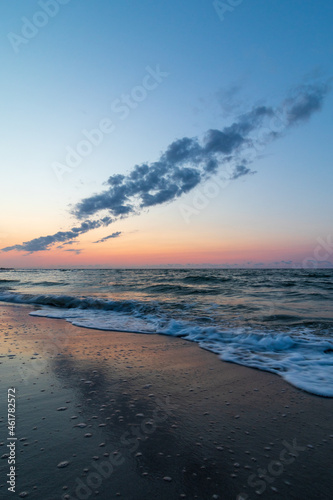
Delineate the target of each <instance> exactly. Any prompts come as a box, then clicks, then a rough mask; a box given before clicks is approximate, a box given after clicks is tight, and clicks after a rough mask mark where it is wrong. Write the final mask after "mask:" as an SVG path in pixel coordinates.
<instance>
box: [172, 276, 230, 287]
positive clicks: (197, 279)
mask: <svg viewBox="0 0 333 500" xmlns="http://www.w3.org/2000/svg"><path fill="white" fill-rule="evenodd" d="M231 280H232V278H225V277H222V276H196V275H193V276H191V275H190V276H186V277H185V278H183V279H182V281H183V282H184V283H193V284H195V285H197V284H205V283H224V282H226V281H231Z"/></svg>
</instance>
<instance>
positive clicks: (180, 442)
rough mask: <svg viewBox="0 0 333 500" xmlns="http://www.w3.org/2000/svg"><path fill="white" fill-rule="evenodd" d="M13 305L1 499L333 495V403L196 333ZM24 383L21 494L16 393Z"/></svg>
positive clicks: (4, 372)
mask: <svg viewBox="0 0 333 500" xmlns="http://www.w3.org/2000/svg"><path fill="white" fill-rule="evenodd" d="M30 311H31V306H29V307H26V306H13V305H3V306H1V308H0V315H1V316H0V318H1V327H0V338H1V355H2V357H1V358H0V362H1V364H0V378H1V380H0V384H1V400H0V420H1V425H2V427H1V437H0V441H1V446H0V456H2V457H3V458H2V459H1V460H0V473H1V476H0V496H1V498H24V497H25V495H23V496H21V497H20V496H19V495H20V494H22V493H24V492H26V493H27V494H28V495H27V498H29V499H30V498H31V499H41V500H51V499H54V500H55V499H65V500H67V499H88V498H89V499H90V498H91V499H94V498H99V499H101V500H104V499H105V500H109V499H112V498H123V499H126V500H132V499H133V500H147V499H148V500H149V499H161V500H173V499H180V498H186V499H199V500H205V499H224V500H229V499H235V500H245V499H255V498H263V499H270V498H272V499H275V498H276V499H297V500H299V499H302V500H304V499H330V498H332V490H333V477H332V474H331V472H330V469H331V458H332V451H333V450H332V448H333V428H332V414H333V400H332V399H328V398H321V397H317V396H313V395H310V394H307V393H305V392H302V391H300V390H298V389H296V388H294V387H292V386H291V385H289V384H287V383H286V382H284V381H283V380H282V379H281V378H279V377H277V376H275V375H273V374H270V373H264V372H260V371H258V370H253V369H250V368H245V367H242V366H238V365H235V364H231V363H225V362H222V361H220V360H219V359H218V357H217V356H215V355H214V354H212V353H210V352H207V351H204V350H202V349H200V348H199V347H198V345H196V344H193V343H189V342H186V341H184V340H182V339H177V338H172V337H165V336H158V335H142V334H129V333H119V332H118V333H117V332H103V331H98V330H88V329H83V328H77V327H75V326H73V325H71V324H69V323H66V322H65V321H63V320H50V319H46V318H38V317H31V316H29V315H28V314H29V312H30ZM8 387H15V388H16V394H17V396H16V399H17V402H16V437H17V442H16V473H17V477H16V491H15V493H11V492H9V491H8V490H7V487H8V484H6V481H7V477H6V474H7V473H8V472H9V465H8V458H7V457H6V454H7V453H8V448H7V447H6V442H7V437H8V432H7V428H6V425H7V389H8Z"/></svg>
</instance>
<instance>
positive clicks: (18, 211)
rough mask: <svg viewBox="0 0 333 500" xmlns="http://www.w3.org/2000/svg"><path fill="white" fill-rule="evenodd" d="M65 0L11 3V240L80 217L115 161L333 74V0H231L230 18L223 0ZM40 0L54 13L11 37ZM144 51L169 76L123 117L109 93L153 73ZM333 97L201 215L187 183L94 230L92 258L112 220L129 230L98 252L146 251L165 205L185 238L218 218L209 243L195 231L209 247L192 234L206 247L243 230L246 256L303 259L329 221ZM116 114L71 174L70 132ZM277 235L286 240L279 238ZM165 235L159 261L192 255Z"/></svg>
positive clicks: (0, 232)
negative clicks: (175, 193) (190, 207)
mask: <svg viewBox="0 0 333 500" xmlns="http://www.w3.org/2000/svg"><path fill="white" fill-rule="evenodd" d="M54 2H56V0H54V1H53V2H51V3H50V4H48V3H47V2H46V1H45V2H43V1H41V2H35V1H30V0H29V1H26V2H20V1H17V0H13V1H11V2H6V3H2V4H1V6H0V15H1V19H2V21H1V37H2V43H1V48H0V53H1V61H2V75H3V77H2V79H1V81H0V92H1V96H2V113H1V118H0V124H1V125H0V126H1V142H2V148H1V150H2V158H1V162H2V169H1V171H2V196H1V202H0V203H1V211H2V213H5V214H6V217H5V218H4V219H3V221H2V222H1V226H0V238H1V241H0V244H1V247H5V246H7V245H14V244H19V243H22V241H27V240H30V239H33V238H37V237H39V236H42V235H47V234H53V233H56V232H57V231H59V230H66V229H68V228H70V227H72V226H73V224H74V225H75V224H76V221H75V218H73V216H72V215H71V214H70V213H69V210H68V207H69V205H72V206H75V205H76V204H77V203H79V202H80V200H82V199H83V198H86V197H89V196H91V195H92V194H94V193H96V192H99V191H101V190H103V189H104V188H103V182H105V181H106V180H107V179H108V177H109V176H110V175H113V174H126V173H127V172H129V171H130V170H131V169H132V168H133V166H134V165H135V164H140V163H142V162H146V161H148V162H154V161H156V160H157V159H158V157H159V156H160V154H161V152H163V151H165V150H166V148H167V147H168V145H169V144H171V143H172V142H173V141H174V140H176V139H180V138H182V137H194V136H197V137H198V138H199V139H202V137H204V134H205V132H206V131H207V130H209V129H222V128H223V127H225V126H228V125H230V124H232V123H234V121H235V120H236V119H237V117H238V116H239V115H241V114H243V113H246V112H248V111H250V110H251V108H252V107H254V106H259V105H267V106H273V107H274V106H278V105H279V103H281V102H283V100H284V99H285V98H286V96H287V95H288V92H290V89H292V88H294V87H297V86H299V85H301V84H310V83H314V82H315V83H316V82H322V81H327V80H328V79H329V78H330V77H332V75H333V67H332V66H333V63H332V61H333V57H332V55H333V35H332V21H333V4H330V3H329V2H326V1H304V0H303V1H300V0H294V1H293V2H290V1H287V0H279V1H277V0H269V1H267V0H266V1H264V0H257V1H254V0H243V2H232V1H230V4H232V5H235V4H238V5H237V6H235V7H233V8H232V9H233V10H228V11H227V12H225V15H224V20H223V21H222V20H221V19H220V17H219V15H218V13H217V11H216V9H215V8H214V4H213V2H210V1H209V2H207V1H203V0H202V1H183V2H176V1H173V0H171V1H169V2H159V1H154V2H153V1H146V0H143V1H142V2H134V1H126V0H125V1H122V2H108V1H98V0H97V1H95V2H88V1H81V2H79V1H78V0H69V1H68V2H67V3H66V2H65V3H64V4H62V5H60V3H58V2H56V3H54ZM224 3H225V4H228V1H226V2H224ZM220 4H223V2H220ZM42 5H44V6H45V7H44V8H45V9H46V10H47V5H49V8H50V9H52V6H53V8H54V9H56V10H57V12H56V14H55V15H54V17H50V16H48V15H47V14H44V19H45V23H46V24H45V26H42V27H37V28H35V33H34V36H33V37H31V38H30V39H27V38H25V42H24V43H21V42H22V39H21V42H20V41H18V40H19V39H17V38H16V39H15V38H13V36H15V35H18V36H22V29H24V26H25V25H26V19H28V20H29V21H30V22H32V23H34V22H35V24H36V20H37V23H38V19H40V20H41V23H43V15H42V17H41V18H38V14H37V13H38V12H40V11H43V8H42ZM230 9H231V8H230ZM45 16H46V18H45ZM13 33H14V34H15V35H13ZM24 33H26V32H24ZM13 40H15V42H14V41H13ZM15 44H16V45H15ZM13 45H15V47H16V50H15V47H14V46H13ZM147 67H149V68H151V69H156V68H157V67H159V68H160V70H161V71H162V72H163V73H165V74H166V73H167V74H168V76H165V77H163V79H162V81H161V82H160V83H159V84H158V85H157V87H156V88H155V89H153V90H149V91H147V96H146V97H145V98H144V99H143V100H142V102H139V103H137V105H136V107H135V109H131V110H130V112H129V114H128V116H127V117H126V119H124V120H121V119H120V116H119V114H117V113H115V112H114V111H113V110H112V108H111V106H112V103H114V102H115V100H116V99H122V96H123V94H127V93H130V92H131V91H132V90H133V89H134V88H135V87H137V86H138V85H142V82H143V79H144V77H145V76H146V75H147ZM332 103H333V98H332V94H331V93H330V94H328V95H327V96H326V98H325V102H324V104H323V106H322V109H321V111H320V112H319V113H314V114H313V116H311V119H310V120H308V121H307V122H305V123H303V124H301V125H299V126H297V127H295V128H293V129H291V130H288V132H287V133H286V134H285V135H284V137H281V138H280V139H278V140H277V141H274V142H272V143H269V144H267V146H266V147H265V148H264V149H263V151H262V157H261V158H257V159H256V160H255V161H254V163H253V164H252V165H251V169H252V170H255V171H256V172H257V173H256V174H255V175H247V176H244V177H242V178H239V179H237V180H235V181H233V182H231V183H230V184H229V185H228V187H227V188H225V189H223V192H221V193H220V195H219V196H217V197H215V198H214V199H212V200H211V201H210V203H209V204H208V206H207V207H206V208H205V209H204V210H202V211H200V213H199V214H198V215H196V216H195V217H193V218H192V219H191V223H190V224H185V223H184V220H182V218H181V215H180V210H179V203H190V197H191V196H192V195H191V193H188V194H185V195H184V196H183V197H181V198H179V199H177V200H175V201H174V202H173V203H169V204H167V205H162V206H157V207H152V208H151V209H149V211H147V210H145V211H143V212H142V213H141V215H140V216H137V217H133V218H132V219H131V220H130V219H128V220H124V221H118V222H117V223H116V224H114V228H112V230H109V232H108V229H102V228H101V229H96V230H94V234H91V235H85V236H84V237H83V240H82V241H83V242H82V245H81V241H80V248H82V255H80V259H82V260H79V264H80V265H85V264H86V263H88V262H90V261H91V259H92V258H94V257H93V255H94V254H93V252H92V250H90V247H91V241H96V240H98V239H102V238H103V237H104V236H107V235H108V234H109V233H112V232H114V231H121V232H122V237H119V238H117V241H116V240H113V239H112V238H110V239H109V240H108V242H107V243H103V245H104V246H103V249H104V250H103V251H101V253H100V255H99V256H98V257H96V259H97V262H100V263H101V265H102V264H108V265H112V263H113V260H112V259H113V258H114V259H115V260H114V262H116V261H117V262H119V263H120V264H121V262H122V261H121V258H120V257H119V255H120V254H124V253H126V252H127V253H129V250H126V248H128V247H132V245H136V246H137V248H141V249H142V253H144V248H145V245H146V244H147V241H151V247H152V248H155V246H154V245H156V243H155V239H156V237H154V235H156V232H157V233H158V231H160V229H159V227H160V221H163V222H162V226H163V228H164V231H165V234H167V235H168V240H167V241H168V242H170V241H173V240H174V241H178V240H180V241H181V242H182V245H181V248H183V253H184V255H188V253H189V248H192V249H193V242H195V241H196V239H195V238H196V237H198V235H200V234H205V238H206V239H207V242H209V245H208V246H207V247H205V248H203V249H201V246H200V245H199V242H198V248H199V247H200V252H199V254H198V255H197V254H196V251H195V250H196V249H194V250H193V252H194V253H193V258H194V260H195V261H196V262H197V263H200V259H203V260H202V262H210V260H209V259H211V261H212V263H215V264H218V263H219V262H225V261H227V260H228V259H229V260H230V259H231V257H230V251H231V250H230V248H232V247H233V246H234V249H235V255H239V257H238V259H239V263H242V262H243V261H245V260H247V259H246V255H243V254H242V252H240V249H241V248H244V249H245V250H246V249H250V248H252V247H253V249H252V250H251V252H252V253H251V260H255V259H256V252H255V246H256V244H257V245H258V248H257V254H258V260H260V261H262V259H263V254H264V255H265V258H266V262H270V261H273V260H274V261H276V260H277V259H279V258H280V259H281V260H285V259H293V260H294V262H299V261H300V260H301V259H302V258H305V257H306V256H307V255H309V253H310V254H311V249H312V248H313V247H314V246H315V245H316V238H318V237H326V236H327V235H329V234H330V232H331V231H332V226H331V214H332V209H333V202H332V196H331V186H332V181H333V174H332V167H331V163H332V160H331V158H332V141H331V136H332V118H333V106H332ZM105 118H106V119H108V120H110V121H112V122H113V126H114V130H113V131H112V133H110V134H107V135H105V136H104V137H103V141H102V142H101V144H99V145H98V146H97V147H94V148H93V149H92V152H91V154H89V155H88V156H87V157H85V158H84V159H83V160H82V162H81V163H80V165H78V166H77V167H76V168H75V169H73V171H71V172H69V173H66V175H64V176H63V178H62V180H61V182H60V181H59V179H58V178H57V176H56V175H55V172H54V169H53V168H52V165H54V163H55V162H62V163H63V162H64V159H65V156H66V151H67V149H66V148H74V149H75V148H76V146H77V144H78V143H79V142H80V141H81V140H82V139H83V138H84V136H83V135H82V131H83V130H84V129H85V130H88V131H90V130H92V129H95V128H96V127H97V126H98V125H99V123H100V122H101V120H102V119H105ZM131 234H132V235H133V234H135V237H134V236H131V237H130V236H129V235H131ZM126 238H128V240H126ZM131 238H132V239H131ZM133 238H134V240H133ZM154 238H155V239H154ZM226 240H228V242H230V248H229V246H228V248H226V247H225V246H224V244H225V241H226ZM126 241H127V243H126ZM276 241H277V242H281V245H280V246H281V248H280V249H279V251H278V252H277V253H276V252H274V251H272V246H273V247H274V244H275V242H276ZM273 243H274V244H273ZM106 245H107V246H106ZM187 245H189V248H188V246H187ZM167 247H168V245H167ZM236 247H237V248H236ZM275 247H276V245H275ZM106 248H107V249H109V250H110V252H109V253H110V254H111V256H110V257H107V255H108V254H109V253H108V252H107V251H106V250H105V249H106ZM85 249H87V251H86V255H85ZM156 251H157V247H156ZM156 251H155V254H154V255H152V253H149V252H147V259H146V261H147V262H146V263H149V259H152V258H153V260H154V263H155V264H156V263H158V258H159V256H160V258H161V259H162V260H161V263H162V261H163V263H165V262H168V263H172V262H173V261H175V260H177V259H178V260H179V258H180V257H179V252H180V250H179V248H177V249H175V248H174V246H173V245H171V246H170V248H169V247H168V248H167V250H166V255H164V254H163V255H162V253H161V252H160V250H159V251H158V252H157V254H156ZM205 252H206V253H205ZM39 255H41V254H39ZM175 255H176V256H175ZM219 255H220V257H219ZM43 258H45V259H46V261H47V264H46V265H53V264H54V265H57V264H58V263H62V264H63V263H66V262H67V261H66V259H67V260H68V263H69V264H71V265H72V264H73V262H72V261H71V262H70V261H69V259H73V258H74V256H70V255H68V254H64V252H60V251H59V250H57V251H54V249H51V250H48V251H47V254H46V253H45V257H44V253H43ZM184 258H185V257H184ZM0 259H1V261H2V262H4V263H5V264H6V265H7V264H8V265H27V266H29V265H36V262H37V260H36V255H28V256H24V255H23V254H22V252H9V253H6V254H0ZM34 259H35V260H34ZM128 259H130V257H128ZM188 259H189V261H192V260H193V259H192V260H191V255H189V256H188ZM134 261H135V259H134V257H133V263H134V264H135V262H134ZM126 262H129V261H126ZM126 262H125V261H124V263H126ZM140 262H141V260H140ZM142 262H143V261H142ZM184 262H185V261H184ZM120 264H119V265H120Z"/></svg>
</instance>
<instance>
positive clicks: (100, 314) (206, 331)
mask: <svg viewBox="0 0 333 500" xmlns="http://www.w3.org/2000/svg"><path fill="white" fill-rule="evenodd" d="M0 300H1V301H5V302H15V303H28V304H40V305H41V306H42V308H41V309H40V310H35V311H33V312H31V313H30V314H31V315H33V316H43V317H49V318H58V319H65V320H67V321H69V322H70V323H72V324H73V325H76V326H80V327H85V328H95V329H100V330H111V331H112V330H118V331H124V332H136V333H150V334H151V333H159V334H164V335H171V336H181V337H183V338H185V339H186V340H189V341H192V342H196V343H198V344H199V345H200V347H202V348H204V349H207V350H209V351H212V352H214V353H216V354H217V355H218V356H219V357H220V358H221V359H222V360H224V361H229V362H233V363H238V364H241V365H244V366H248V367H253V368H257V369H260V370H265V371H269V372H272V373H275V374H277V375H280V376H281V377H282V378H284V379H285V380H286V381H287V382H289V383H290V384H292V385H294V386H295V387H298V388H299V389H303V390H304V391H307V392H310V393H313V394H317V395H320V396H326V397H333V342H332V338H328V337H327V338H326V337H325V336H323V335H320V336H319V335H315V334H314V333H313V331H312V330H311V329H310V328H305V327H290V328H288V330H286V331H283V332H282V331H281V332H278V331H277V330H276V329H275V330H270V329H269V328H265V329H262V328H261V329H257V330H256V329H255V328H254V327H239V328H238V327H233V328H231V327H230V326H228V327H223V326H222V327H221V326H219V327H218V328H217V327H208V328H207V327H203V326H199V325H198V324H197V323H196V322H195V318H193V320H192V321H185V320H184V319H181V320H175V319H170V316H168V315H166V314H164V313H162V312H161V311H160V310H159V308H158V307H157V306H156V308H155V309H154V307H153V305H152V302H147V303H139V302H135V301H123V302H116V301H110V300H104V299H99V298H89V297H85V298H84V297H83V298H78V297H70V296H47V295H44V296H27V295H18V294H14V293H10V292H4V293H2V294H0Z"/></svg>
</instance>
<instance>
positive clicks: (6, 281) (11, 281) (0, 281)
mask: <svg viewBox="0 0 333 500" xmlns="http://www.w3.org/2000/svg"><path fill="white" fill-rule="evenodd" d="M19 282H20V280H0V283H19Z"/></svg>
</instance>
